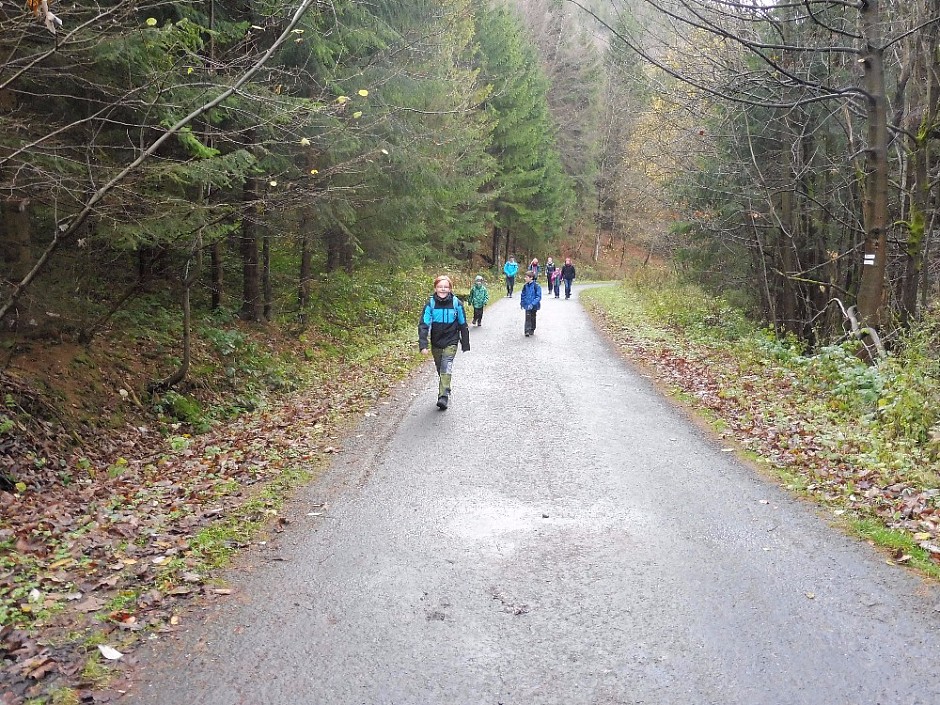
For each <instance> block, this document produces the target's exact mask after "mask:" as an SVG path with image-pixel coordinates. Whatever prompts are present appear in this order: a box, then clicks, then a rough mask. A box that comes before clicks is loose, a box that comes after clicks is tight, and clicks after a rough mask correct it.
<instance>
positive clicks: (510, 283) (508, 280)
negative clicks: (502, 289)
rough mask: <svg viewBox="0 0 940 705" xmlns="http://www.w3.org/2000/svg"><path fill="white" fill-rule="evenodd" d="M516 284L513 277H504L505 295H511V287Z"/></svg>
mask: <svg viewBox="0 0 940 705" xmlns="http://www.w3.org/2000/svg"><path fill="white" fill-rule="evenodd" d="M515 286H516V278H515V277H506V296H512V290H513V287H515Z"/></svg>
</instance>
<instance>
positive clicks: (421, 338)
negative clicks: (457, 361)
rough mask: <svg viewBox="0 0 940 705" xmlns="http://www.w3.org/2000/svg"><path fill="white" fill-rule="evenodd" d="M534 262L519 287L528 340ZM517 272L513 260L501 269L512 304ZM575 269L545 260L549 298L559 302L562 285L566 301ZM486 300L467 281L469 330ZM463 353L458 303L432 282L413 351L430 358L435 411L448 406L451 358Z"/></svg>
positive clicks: (465, 342) (535, 299)
mask: <svg viewBox="0 0 940 705" xmlns="http://www.w3.org/2000/svg"><path fill="white" fill-rule="evenodd" d="M539 271H540V267H539V261H538V259H536V258H533V259H532V261H531V262H530V263H529V267H528V269H526V271H525V275H524V279H525V283H524V284H523V285H522V291H521V292H520V296H519V305H520V306H521V308H522V310H523V311H525V328H524V332H525V336H526V337H527V338H528V337H530V336H532V335H533V334H534V333H535V322H536V314H537V313H538V311H539V309H540V308H541V306H542V287H541V285H539V283H538V278H539ZM518 272H519V263H518V262H516V258H515V257H510V258H509V259H508V260H506V263H505V264H504V265H503V274H504V275H505V277H506V296H507V298H512V295H513V290H514V289H515V285H516V275H517V274H518ZM575 274H576V272H575V268H574V265H573V264H572V263H571V258H570V257H566V258H565V263H564V264H563V265H562V266H561V267H557V266H556V265H555V261H554V260H553V259H552V258H551V257H549V258H548V260H547V261H546V263H545V276H546V278H547V280H548V291H549V293H552V292H554V294H555V298H556V299H557V298H559V296H560V289H561V283H562V282H564V284H565V298H566V299H570V298H571V283H572V282H573V281H574V278H575ZM489 300H490V294H489V291H488V290H487V288H486V284H485V283H484V281H483V276H482V275H477V276H476V278H475V279H474V281H473V288H471V289H470V293H469V295H468V296H467V303H468V304H470V306H471V307H472V308H473V320H472V323H473V325H475V326H477V327H479V326H481V325H483V307H484V306H486V304H487V303H489ZM458 345H460V348H461V350H463V352H468V351H469V350H470V326H469V325H467V315H466V313H465V312H464V308H463V302H462V301H461V300H460V299H459V298H457V297H456V296H454V283H453V282H452V281H451V278H450V277H448V276H447V275H446V274H442V275H440V276H438V277H436V278H435V279H434V293H433V294H432V295H431V298H430V299H429V300H428V302H427V303H426V304H425V305H424V309H423V310H422V312H421V319H420V321H419V322H418V349H419V350H420V351H421V354H422V355H427V354H428V352H429V351H430V354H431V355H432V357H433V358H434V365H435V367H437V375H438V388H437V408H439V409H440V410H441V411H444V410H446V409H447V407H448V405H449V404H450V383H451V376H452V374H453V366H454V358H455V357H456V356H457V346H458Z"/></svg>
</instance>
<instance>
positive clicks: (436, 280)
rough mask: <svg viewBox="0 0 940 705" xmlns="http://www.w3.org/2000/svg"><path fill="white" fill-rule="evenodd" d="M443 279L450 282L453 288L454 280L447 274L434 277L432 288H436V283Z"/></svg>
mask: <svg viewBox="0 0 940 705" xmlns="http://www.w3.org/2000/svg"><path fill="white" fill-rule="evenodd" d="M444 280H447V283H448V284H450V288H451V289H453V288H454V282H452V281H451V279H450V277H449V276H447V275H446V274H440V275H438V276H436V277H435V278H434V288H435V289H436V288H437V285H438V284H440V283H441V282H442V281H444Z"/></svg>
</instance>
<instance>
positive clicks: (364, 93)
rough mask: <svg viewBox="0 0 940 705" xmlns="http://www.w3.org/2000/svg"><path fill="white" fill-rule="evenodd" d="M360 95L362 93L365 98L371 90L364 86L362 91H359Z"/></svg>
mask: <svg viewBox="0 0 940 705" xmlns="http://www.w3.org/2000/svg"><path fill="white" fill-rule="evenodd" d="M359 95H361V96H362V97H363V98H365V97H366V96H367V95H369V91H367V90H366V89H365V88H362V89H360V91H359Z"/></svg>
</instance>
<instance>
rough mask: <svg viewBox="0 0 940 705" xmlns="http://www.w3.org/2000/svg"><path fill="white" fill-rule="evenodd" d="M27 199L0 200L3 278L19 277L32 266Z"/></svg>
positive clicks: (0, 258) (0, 240)
mask: <svg viewBox="0 0 940 705" xmlns="http://www.w3.org/2000/svg"><path fill="white" fill-rule="evenodd" d="M30 242H31V240H30V228H29V200H28V199H25V198H22V199H16V200H10V201H3V202H0V262H3V264H4V270H3V274H4V277H5V278H9V279H20V278H22V277H24V276H25V275H26V273H27V272H28V271H29V269H30V267H31V266H32V252H31V249H30Z"/></svg>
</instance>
